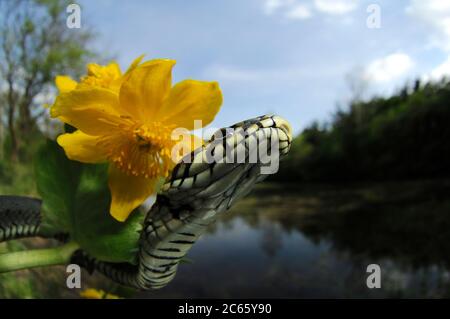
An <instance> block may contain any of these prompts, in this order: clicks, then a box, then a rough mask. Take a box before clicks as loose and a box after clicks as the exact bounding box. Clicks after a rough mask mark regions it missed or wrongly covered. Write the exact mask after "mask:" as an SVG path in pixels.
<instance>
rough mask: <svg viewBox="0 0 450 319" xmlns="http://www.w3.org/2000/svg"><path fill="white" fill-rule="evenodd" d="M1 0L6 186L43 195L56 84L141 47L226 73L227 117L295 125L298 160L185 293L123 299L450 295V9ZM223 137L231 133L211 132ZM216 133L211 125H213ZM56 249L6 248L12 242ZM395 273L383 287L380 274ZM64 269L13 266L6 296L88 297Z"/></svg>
mask: <svg viewBox="0 0 450 319" xmlns="http://www.w3.org/2000/svg"><path fill="white" fill-rule="evenodd" d="M69 3H71V2H68V1H56V0H0V34H1V35H0V119H1V121H0V194H16V195H17V194H21V195H31V196H37V192H36V188H35V183H34V179H33V166H32V162H33V154H34V151H35V149H36V148H37V147H38V146H39V145H40V143H42V141H44V139H45V137H54V136H55V135H56V134H58V132H60V129H61V128H60V127H59V126H58V123H55V122H52V121H50V120H49V119H48V113H47V112H48V111H47V109H46V107H45V106H46V105H47V104H49V103H50V104H51V103H52V101H53V100H54V96H55V87H54V82H53V80H54V77H55V75H57V74H68V75H71V76H73V77H74V78H79V76H80V75H82V74H83V73H85V64H86V63H87V62H97V63H104V62H106V61H109V60H111V59H115V60H116V61H118V62H119V63H120V65H121V66H122V69H123V70H124V69H126V68H127V66H128V65H129V64H130V63H131V61H132V60H133V59H134V58H136V57H137V56H139V55H141V54H146V58H147V59H152V58H173V59H176V60H177V65H176V66H175V69H174V82H178V81H180V80H183V79H186V78H193V79H200V80H209V81H211V80H216V81H218V82H219V83H220V86H221V88H222V91H223V94H224V104H223V107H222V109H221V111H220V113H219V114H218V116H217V118H216V120H215V121H214V122H213V123H212V125H211V127H214V128H217V127H223V126H229V125H231V124H233V123H234V122H239V121H241V120H243V119H247V118H251V117H255V116H258V115H261V114H265V113H275V114H278V115H280V116H282V117H285V118H286V119H288V120H289V121H290V123H291V124H292V127H293V129H294V132H295V139H294V142H293V146H292V150H291V153H290V155H289V156H288V157H287V158H286V160H285V161H284V162H282V163H281V165H280V171H279V172H278V174H276V175H274V176H271V177H270V178H269V179H268V180H267V181H266V182H264V183H263V184H261V185H260V186H259V187H258V188H257V189H256V190H255V191H254V192H253V193H251V194H250V195H249V196H248V197H247V198H245V199H244V200H242V201H241V202H239V203H238V204H237V205H236V206H234V207H233V209H232V210H231V211H230V212H229V213H227V214H226V215H225V216H223V218H222V219H221V220H219V222H218V223H217V224H216V225H215V226H214V227H212V228H211V229H209V231H208V233H207V234H206V235H205V236H204V237H203V238H202V239H201V240H200V241H199V242H198V243H197V244H196V245H195V246H194V247H193V249H192V250H191V252H190V253H189V255H188V257H189V259H190V263H186V264H182V265H181V266H180V269H179V273H178V275H177V277H176V278H175V279H174V280H173V282H172V283H171V284H169V285H168V286H167V287H165V288H163V289H161V290H158V291H151V292H145V293H138V292H135V291H133V290H129V289H124V288H122V287H118V286H116V285H114V284H112V283H111V282H109V281H108V280H107V279H105V278H103V277H102V276H100V275H94V276H90V275H89V274H87V273H83V284H84V288H88V287H94V288H102V289H104V290H107V291H109V292H113V293H117V294H119V295H120V296H123V297H130V298H133V297H143V298H161V297H183V298H187V297H210V298H214V297H217V298H220V297H225V298H226V297H235V298H241V297H277V298H278V297H283V298H311V297H319V298H320V297H337V298H347V297H362V298H374V297H408V298H411V297H412V298H417V297H430V298H439V297H449V296H450V272H449V271H450V257H449V256H450V254H449V253H450V195H449V194H450V193H449V191H450V165H449V163H450V144H449V140H450V125H449V122H450V80H448V78H447V77H448V76H449V75H450V1H448V0H430V1H420V0H398V1H395V2H394V1H388V0H379V1H376V3H373V2H372V1H358V0H305V1H301V0H245V1H243V0H227V1H189V2H186V1H181V0H180V1H138V0H130V1H127V2H123V1H118V0H97V1H78V2H77V3H78V4H79V5H80V7H81V27H80V28H74V29H70V28H68V27H67V26H66V19H67V17H68V16H69V14H70V13H68V12H67V11H66V8H67V5H68V4H69ZM211 131H215V129H211ZM205 135H207V132H206V133H205ZM48 244H49V243H48V242H47V241H45V240H43V239H33V240H21V241H15V242H10V243H8V244H5V243H3V244H0V252H6V251H11V250H16V249H21V248H23V247H25V246H27V247H40V246H43V245H48ZM373 263H376V264H379V265H380V266H381V274H382V287H381V288H380V289H368V288H367V286H366V278H367V276H368V273H366V267H367V265H369V264H373ZM65 278H66V273H65V269H64V267H53V268H47V269H38V270H31V271H21V272H17V273H8V274H0V297H2V298H11V297H19V298H23V297H34V298H49V297H53V298H58V297H61V298H72V297H73V298H76V297H78V293H79V291H77V290H69V289H67V288H66V286H65Z"/></svg>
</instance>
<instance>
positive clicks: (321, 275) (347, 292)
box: [0, 181, 450, 298]
mask: <svg viewBox="0 0 450 319" xmlns="http://www.w3.org/2000/svg"><path fill="white" fill-rule="evenodd" d="M41 241H42V240H40V239H30V240H28V242H29V243H31V244H33V245H35V246H39V245H46V243H45V241H44V242H42V243H41ZM2 247H3V249H4V248H5V244H3V246H2ZM0 248H1V247H0ZM187 257H188V259H189V260H190V263H183V264H181V265H180V267H179V270H178V274H177V276H176V277H175V279H174V280H173V281H172V282H171V283H170V284H169V285H168V286H166V287H164V288H162V289H160V290H154V291H148V292H136V291H135V290H132V289H123V288H120V287H119V286H117V285H115V284H113V282H112V281H110V280H109V279H107V278H105V277H103V276H102V275H100V274H98V273H95V274H94V275H92V276H91V275H89V274H88V273H87V272H85V271H83V276H82V284H83V288H88V287H89V288H100V289H104V290H105V291H108V292H111V293H115V294H117V295H119V296H122V297H127V298H177V297H180V298H258V297H261V298H264V297H266V298H351V297H357V298H380V297H381V298H385V297H387V298H389V297H402V298H417V297H427V298H441V297H450V181H429V182H426V181H421V182H404V183H382V184H369V185H348V186H344V185H338V186H333V185H284V186H277V185H273V184H263V185H261V187H258V188H257V189H256V190H255V191H254V192H253V193H252V194H251V195H250V196H249V197H246V198H244V199H243V200H241V201H240V202H238V203H237V205H236V206H234V207H233V208H232V209H231V210H230V211H229V212H227V213H225V214H224V215H223V216H221V218H220V219H219V220H218V222H217V223H216V224H214V225H213V226H212V227H211V228H210V229H208V232H207V233H206V234H205V235H204V236H203V237H202V238H201V239H200V240H199V241H198V242H197V243H196V244H195V245H194V246H193V248H192V249H191V250H190V252H189V254H188V256H187ZM369 264H378V265H380V267H381V288H380V289H369V288H368V287H367V285H366V280H367V277H368V276H369V273H367V272H366V269H367V266H368V265H369ZM66 277H67V274H66V272H65V267H62V266H55V267H48V268H41V269H33V270H26V271H20V272H16V273H7V274H2V275H0V297H1V298H11V297H16V298H17V297H19V298H23V297H32V298H79V290H77V289H73V290H71V289H68V288H67V287H66V285H65V282H66Z"/></svg>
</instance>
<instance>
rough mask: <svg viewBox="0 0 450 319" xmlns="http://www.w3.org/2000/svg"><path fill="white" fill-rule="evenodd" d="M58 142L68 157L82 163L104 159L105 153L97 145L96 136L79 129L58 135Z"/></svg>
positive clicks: (97, 161) (102, 160)
mask: <svg viewBox="0 0 450 319" xmlns="http://www.w3.org/2000/svg"><path fill="white" fill-rule="evenodd" d="M57 142H58V144H59V145H60V146H61V147H62V148H63V149H64V151H65V152H66V155H67V157H68V158H70V159H71V160H74V161H79V162H83V163H99V162H104V161H106V155H105V154H103V152H101V149H100V148H99V147H97V145H96V144H97V142H98V137H97V136H92V135H87V134H84V133H83V132H81V131H75V132H74V133H67V134H62V135H60V136H58V139H57Z"/></svg>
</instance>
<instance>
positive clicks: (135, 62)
mask: <svg viewBox="0 0 450 319" xmlns="http://www.w3.org/2000/svg"><path fill="white" fill-rule="evenodd" d="M144 56H145V54H142V55H140V56H138V57H137V58H136V59H134V61H133V63H131V65H130V67H129V68H128V70H127V71H126V72H125V74H128V73H130V72H131V71H133V70H134V69H135V68H136V67H137V66H138V65H139V63H141V61H142V59H143V58H144Z"/></svg>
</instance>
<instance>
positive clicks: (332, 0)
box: [314, 0, 358, 15]
mask: <svg viewBox="0 0 450 319" xmlns="http://www.w3.org/2000/svg"><path fill="white" fill-rule="evenodd" d="M314 5H315V7H316V9H317V10H318V11H321V12H324V13H328V14H333V15H342V14H346V13H349V12H351V11H353V10H355V9H356V7H357V6H358V0H314Z"/></svg>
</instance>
